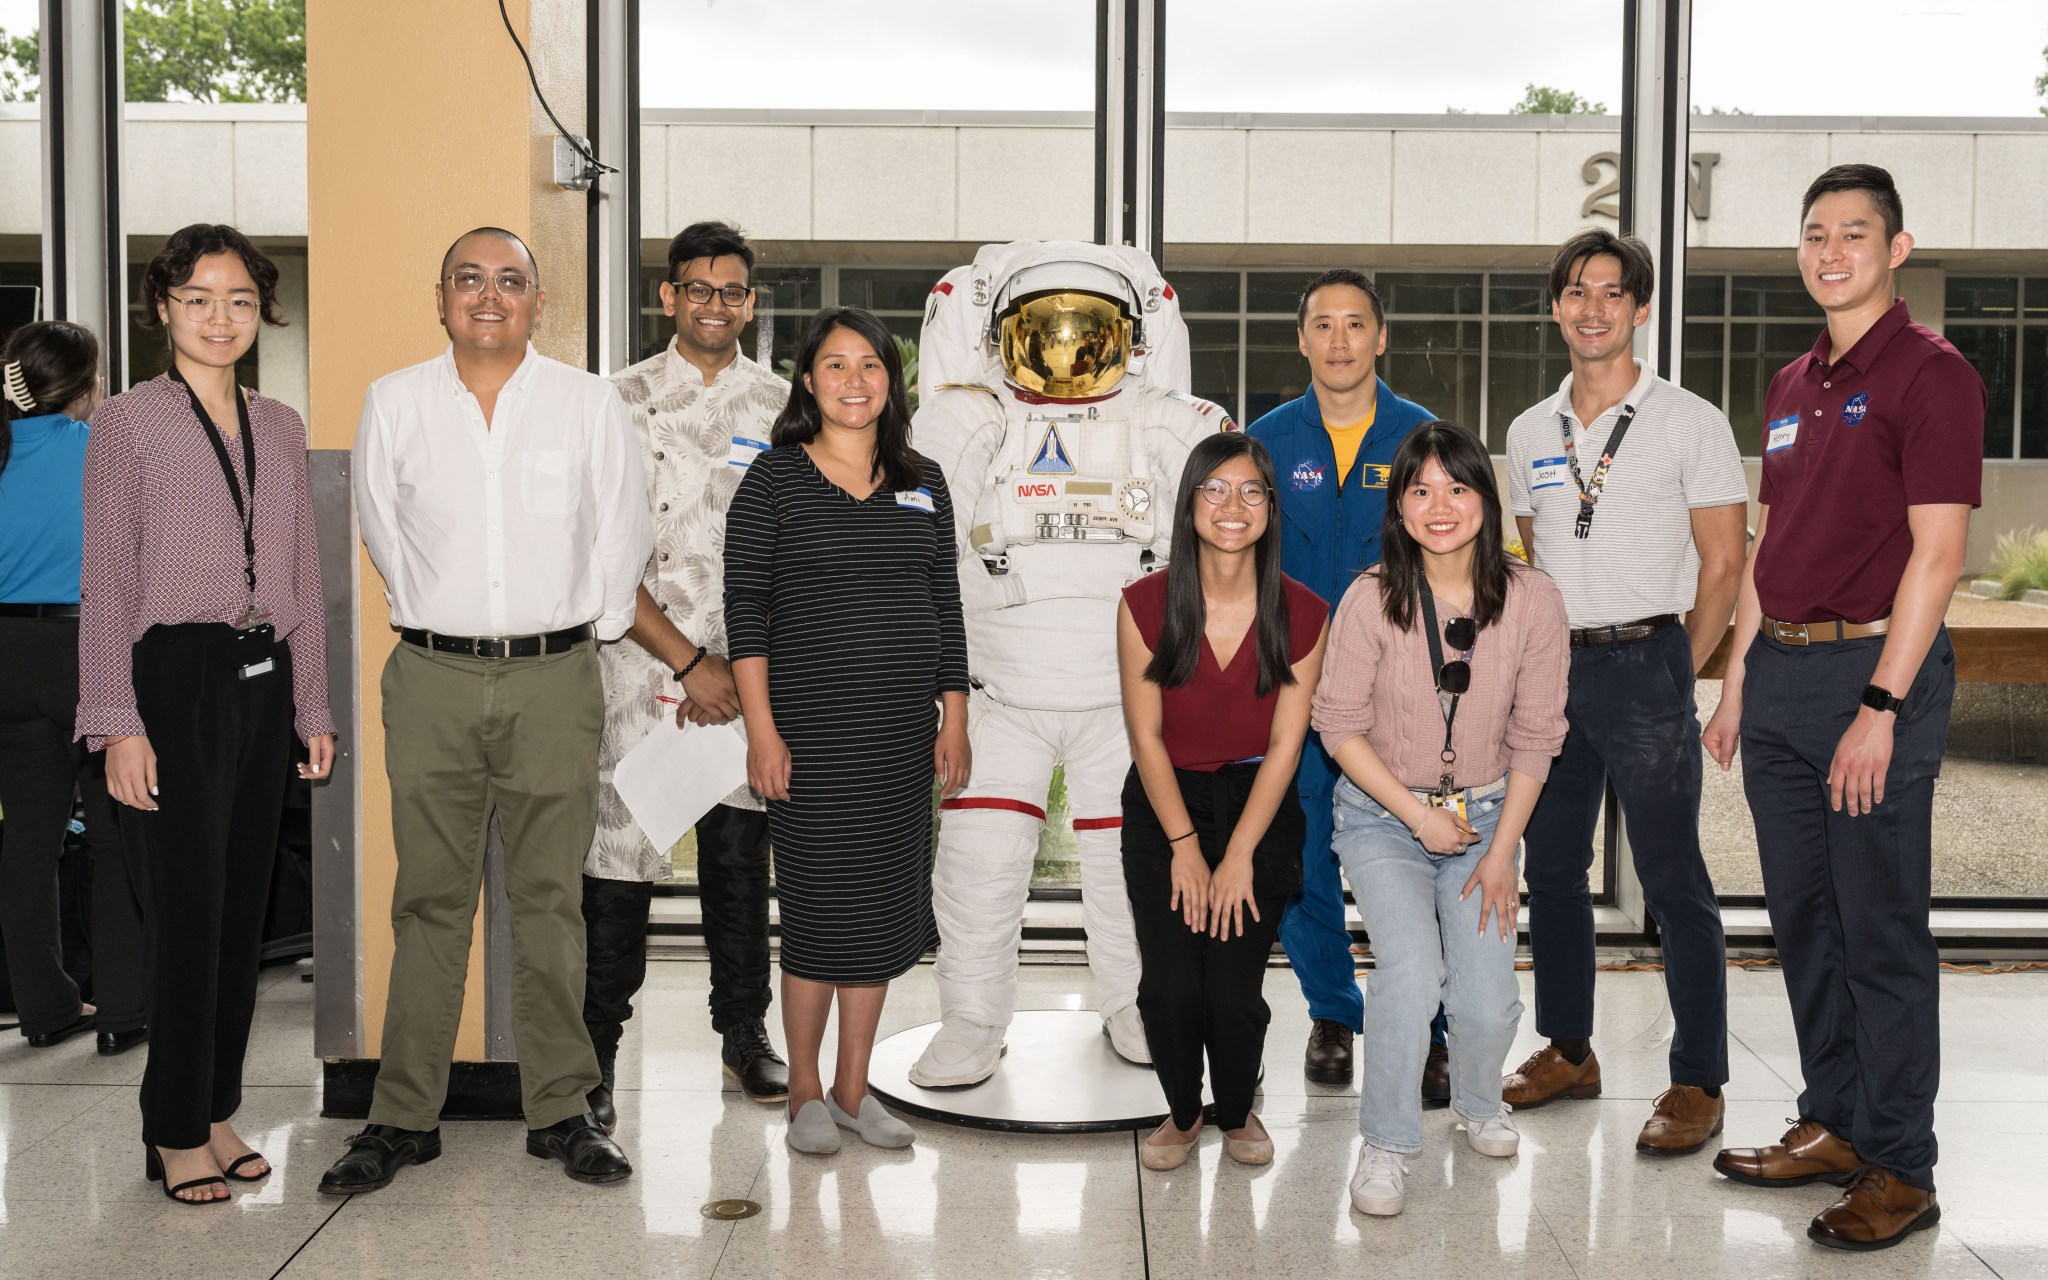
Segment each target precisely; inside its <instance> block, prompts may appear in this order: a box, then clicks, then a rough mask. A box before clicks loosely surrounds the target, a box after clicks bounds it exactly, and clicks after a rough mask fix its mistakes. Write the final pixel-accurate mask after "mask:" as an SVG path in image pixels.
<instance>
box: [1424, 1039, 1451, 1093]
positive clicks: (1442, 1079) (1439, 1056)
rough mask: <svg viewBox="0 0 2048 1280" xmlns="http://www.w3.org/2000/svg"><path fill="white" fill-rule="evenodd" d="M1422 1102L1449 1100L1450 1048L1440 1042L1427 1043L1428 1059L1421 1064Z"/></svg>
mask: <svg viewBox="0 0 2048 1280" xmlns="http://www.w3.org/2000/svg"><path fill="white" fill-rule="evenodd" d="M1422 1100H1423V1101H1424V1102H1449V1101H1450V1100H1451V1050H1450V1046H1448V1045H1446V1044H1443V1043H1442V1042H1441V1041H1437V1040H1432V1041H1430V1042H1429V1057H1427V1058H1426V1059H1424V1060H1423V1063H1422Z"/></svg>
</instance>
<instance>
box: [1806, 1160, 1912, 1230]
mask: <svg viewBox="0 0 2048 1280" xmlns="http://www.w3.org/2000/svg"><path fill="white" fill-rule="evenodd" d="M1940 1221H1941V1206H1940V1205H1939V1204H1937V1203H1935V1200H1934V1193H1933V1192H1932V1191H1922V1190H1921V1189H1920V1188H1918V1187H1916V1186H1914V1185H1913V1184H1912V1183H1910V1182H1906V1181H1904V1180H1902V1179H1901V1178H1900V1177H1899V1176H1898V1175H1897V1174H1895V1173H1893V1172H1892V1171H1891V1170H1890V1169H1880V1168H1878V1167H1877V1166H1876V1165H1868V1166H1865V1168H1864V1169H1863V1170H1862V1172H1860V1173H1858V1174H1857V1175H1856V1178H1855V1180H1854V1181H1853V1182H1851V1183H1850V1184H1849V1190H1848V1191H1847V1192H1846V1193H1844V1194H1843V1196H1842V1198H1841V1199H1840V1200H1837V1201H1835V1202H1834V1203H1833V1204H1831V1205H1829V1206H1828V1207H1827V1208H1825V1209H1822V1210H1821V1211H1820V1213H1819V1215H1818V1216H1816V1217H1815V1218H1814V1220H1813V1221H1812V1223H1810V1224H1809V1225H1808V1226H1807V1228H1806V1238H1807V1239H1809V1240H1811V1241H1813V1242H1814V1243H1815V1244H1824V1245H1826V1246H1827V1247H1828V1248H1830V1249H1856V1250H1860V1251H1868V1250H1871V1249H1889V1248H1891V1247H1892V1246H1893V1245H1895V1244H1897V1243H1898V1242H1899V1241H1901V1240H1904V1239H1905V1238H1906V1237H1907V1236H1909V1235H1912V1234H1913V1233H1914V1232H1915V1231H1925V1230H1926V1229H1927V1228H1929V1227H1931V1226H1933V1225H1934V1224H1935V1223H1937V1222H1940Z"/></svg>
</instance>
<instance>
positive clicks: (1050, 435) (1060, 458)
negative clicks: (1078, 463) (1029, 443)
mask: <svg viewBox="0 0 2048 1280" xmlns="http://www.w3.org/2000/svg"><path fill="white" fill-rule="evenodd" d="M1024 469H1025V470H1026V471H1028V472H1030V473H1031V474H1032V475H1035V476H1070V475H1073V474H1074V460H1073V458H1071V457H1069V456H1068V454H1067V446H1066V442H1065V441H1063V440H1061V439H1060V428H1059V424H1058V423H1055V422H1048V423H1046V424H1045V439H1043V440H1041V441H1040V442H1039V444H1038V452H1037V453H1035V454H1033V455H1032V457H1031V465H1030V466H1028V467H1026V468H1024Z"/></svg>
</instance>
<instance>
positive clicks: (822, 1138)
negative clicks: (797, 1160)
mask: <svg viewBox="0 0 2048 1280" xmlns="http://www.w3.org/2000/svg"><path fill="white" fill-rule="evenodd" d="M825 1107H826V1104H825V1103H821V1102H817V1101H812V1102H806V1103H805V1104H804V1105H803V1106H802V1107H801V1108H799V1109H798V1111H797V1113H796V1114H795V1115H793V1116H791V1117H790V1118H789V1132H788V1133H787V1134H786V1135H784V1138H783V1141H785V1142H787V1143H789V1147H790V1150H792V1151H801V1152H803V1153H804V1154H805V1155H811V1156H829V1155H831V1154H832V1153H833V1152H835V1151H837V1150H839V1126H838V1125H835V1124H833V1123H832V1113H831V1112H829V1111H827V1110H825ZM833 1110H835V1111H836V1110H838V1108H836V1107H835V1108H833Z"/></svg>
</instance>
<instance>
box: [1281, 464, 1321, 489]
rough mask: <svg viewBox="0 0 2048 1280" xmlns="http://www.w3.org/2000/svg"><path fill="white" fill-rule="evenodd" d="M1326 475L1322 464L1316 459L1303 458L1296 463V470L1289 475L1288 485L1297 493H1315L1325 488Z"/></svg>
mask: <svg viewBox="0 0 2048 1280" xmlns="http://www.w3.org/2000/svg"><path fill="white" fill-rule="evenodd" d="M1325 474H1326V472H1325V469H1324V467H1323V464H1322V463H1320V462H1317V461H1316V460H1315V459H1314V458H1303V459H1302V460H1301V461H1300V462H1297V463H1295V464H1294V470H1293V471H1291V472H1289V473H1288V476H1287V483H1288V484H1289V485H1290V486H1291V487H1292V488H1293V489H1294V491H1295V492H1296V493H1313V492H1315V491H1316V490H1317V489H1320V488H1322V487H1323V476H1324V475H1325Z"/></svg>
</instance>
